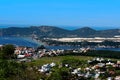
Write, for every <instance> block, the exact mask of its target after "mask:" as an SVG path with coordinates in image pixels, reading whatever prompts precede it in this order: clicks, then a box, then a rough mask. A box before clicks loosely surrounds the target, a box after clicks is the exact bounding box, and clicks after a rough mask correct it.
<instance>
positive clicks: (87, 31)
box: [72, 27, 97, 37]
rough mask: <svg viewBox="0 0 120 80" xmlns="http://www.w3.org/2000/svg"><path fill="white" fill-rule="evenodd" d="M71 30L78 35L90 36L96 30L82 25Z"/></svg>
mask: <svg viewBox="0 0 120 80" xmlns="http://www.w3.org/2000/svg"><path fill="white" fill-rule="evenodd" d="M72 32H73V33H74V34H76V35H77V36H79V37H92V36H93V35H95V34H96V32H97V31H96V30H94V29H92V28H89V27H83V28H80V29H76V30H74V31H72Z"/></svg>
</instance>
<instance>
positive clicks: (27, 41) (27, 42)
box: [0, 37, 120, 51]
mask: <svg viewBox="0 0 120 80" xmlns="http://www.w3.org/2000/svg"><path fill="white" fill-rule="evenodd" d="M2 44H14V45H17V46H28V47H38V46H40V45H43V44H42V43H38V42H37V41H35V40H32V39H31V38H19V37H0V45H2ZM46 48H48V49H55V50H56V49H65V50H68V49H79V48H80V47H74V46H46ZM96 50H111V51H120V48H96Z"/></svg>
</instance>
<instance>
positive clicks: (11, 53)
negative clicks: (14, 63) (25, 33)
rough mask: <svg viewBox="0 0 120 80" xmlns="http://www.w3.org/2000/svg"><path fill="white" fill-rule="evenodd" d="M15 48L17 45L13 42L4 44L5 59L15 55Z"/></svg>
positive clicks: (3, 55)
mask: <svg viewBox="0 0 120 80" xmlns="http://www.w3.org/2000/svg"><path fill="white" fill-rule="evenodd" d="M14 50H15V47H14V46H13V45H11V44H8V45H5V46H3V50H2V52H3V54H2V57H3V59H11V58H12V57H14Z"/></svg>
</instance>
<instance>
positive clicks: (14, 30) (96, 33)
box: [0, 26, 120, 38]
mask: <svg viewBox="0 0 120 80" xmlns="http://www.w3.org/2000/svg"><path fill="white" fill-rule="evenodd" d="M0 33H1V35H3V36H31V35H32V34H35V35H37V36H38V37H83V38H86V37H88V38H89V37H114V36H116V35H120V29H109V30H94V29H92V28H90V27H83V28H79V29H76V30H66V29H62V28H58V27H54V26H39V27H38V26H31V27H24V28H20V27H9V28H3V29H1V30H0Z"/></svg>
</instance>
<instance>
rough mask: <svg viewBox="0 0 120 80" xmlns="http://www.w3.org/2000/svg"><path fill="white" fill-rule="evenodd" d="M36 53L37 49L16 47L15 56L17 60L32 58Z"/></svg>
mask: <svg viewBox="0 0 120 80" xmlns="http://www.w3.org/2000/svg"><path fill="white" fill-rule="evenodd" d="M34 53H35V49H33V48H29V47H16V48H15V51H14V54H16V55H17V58H25V57H31V56H32V55H33V54H34Z"/></svg>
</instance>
